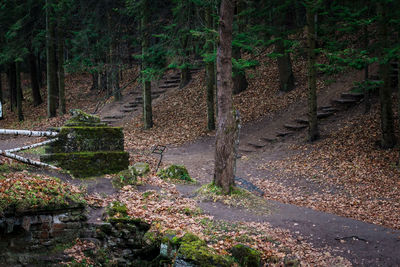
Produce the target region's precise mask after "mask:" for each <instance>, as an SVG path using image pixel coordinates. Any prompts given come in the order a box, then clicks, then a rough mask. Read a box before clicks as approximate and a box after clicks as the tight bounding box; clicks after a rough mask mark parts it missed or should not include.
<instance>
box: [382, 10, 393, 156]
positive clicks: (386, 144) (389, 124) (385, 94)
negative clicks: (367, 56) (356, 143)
mask: <svg viewBox="0 0 400 267" xmlns="http://www.w3.org/2000/svg"><path fill="white" fill-rule="evenodd" d="M377 11H378V16H379V18H378V33H379V35H378V36H379V40H380V41H381V46H380V51H381V52H380V64H379V76H380V77H381V79H382V80H383V84H382V85H381V86H380V89H379V99H380V111H381V131H382V137H381V146H382V148H392V147H393V146H394V145H395V144H396V138H395V135H394V121H393V109H392V89H391V79H390V62H387V61H386V60H384V57H385V48H388V46H389V39H388V38H389V37H388V28H387V24H388V23H387V17H386V13H387V7H386V5H385V4H382V3H378V9H377Z"/></svg>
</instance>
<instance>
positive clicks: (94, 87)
mask: <svg viewBox="0 0 400 267" xmlns="http://www.w3.org/2000/svg"><path fill="white" fill-rule="evenodd" d="M97 90H99V73H98V72H97V71H95V72H93V73H92V87H90V91H97Z"/></svg>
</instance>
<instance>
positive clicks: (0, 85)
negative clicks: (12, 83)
mask: <svg viewBox="0 0 400 267" xmlns="http://www.w3.org/2000/svg"><path fill="white" fill-rule="evenodd" d="M1 71H2V69H1V66H0V102H1V103H3V101H4V100H3V79H2V78H3V77H2V73H1Z"/></svg>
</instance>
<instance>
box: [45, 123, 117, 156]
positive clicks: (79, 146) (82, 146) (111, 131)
mask: <svg viewBox="0 0 400 267" xmlns="http://www.w3.org/2000/svg"><path fill="white" fill-rule="evenodd" d="M57 137H58V141H56V142H54V143H52V144H50V145H49V146H48V147H47V148H46V153H65V152H66V153H69V152H81V151H118V150H121V151H122V150H124V133H123V131H122V128H121V127H88V126H76V127H69V126H64V127H62V128H61V131H60V133H59V135H58V136H57Z"/></svg>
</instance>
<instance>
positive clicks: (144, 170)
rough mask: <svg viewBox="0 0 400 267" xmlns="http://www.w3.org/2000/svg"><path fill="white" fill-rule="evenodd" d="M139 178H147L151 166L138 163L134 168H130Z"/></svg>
mask: <svg viewBox="0 0 400 267" xmlns="http://www.w3.org/2000/svg"><path fill="white" fill-rule="evenodd" d="M129 169H130V170H132V172H133V173H135V174H136V175H137V176H145V175H147V174H148V173H149V172H150V165H149V164H148V163H146V162H136V163H135V164H133V166H129Z"/></svg>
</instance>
